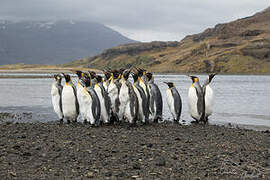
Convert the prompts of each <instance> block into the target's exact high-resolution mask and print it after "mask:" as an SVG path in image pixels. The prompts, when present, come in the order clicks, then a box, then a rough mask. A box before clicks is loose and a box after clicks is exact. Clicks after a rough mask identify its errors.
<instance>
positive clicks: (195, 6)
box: [0, 0, 270, 42]
mask: <svg viewBox="0 0 270 180" xmlns="http://www.w3.org/2000/svg"><path fill="white" fill-rule="evenodd" d="M269 6H270V0H133V1H132V0H1V1H0V19H5V20H16V21H20V20H63V19H65V20H66V19H68V20H83V21H94V22H98V23H101V24H104V25H106V26H108V27H110V28H112V29H114V30H116V31H118V32H120V33H121V34H123V35H125V36H127V37H129V38H131V39H134V40H137V41H142V42H150V41H180V40H181V39H182V38H184V37H185V36H186V35H191V34H194V33H200V32H202V31H203V30H205V29H206V28H208V27H214V26H215V25H216V24H218V23H225V22H229V21H233V20H236V19H239V18H243V17H247V16H251V15H253V14H255V13H256V12H259V11H262V10H263V9H266V8H267V7H269Z"/></svg>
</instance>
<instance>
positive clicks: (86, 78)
mask: <svg viewBox="0 0 270 180" xmlns="http://www.w3.org/2000/svg"><path fill="white" fill-rule="evenodd" d="M82 81H83V82H84V85H85V87H89V86H91V78H90V76H88V75H87V74H85V75H84V76H83V77H82Z"/></svg>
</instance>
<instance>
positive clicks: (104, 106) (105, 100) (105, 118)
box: [94, 75, 111, 124]
mask: <svg viewBox="0 0 270 180" xmlns="http://www.w3.org/2000/svg"><path fill="white" fill-rule="evenodd" d="M96 81H97V83H96V85H95V88H94V89H95V91H96V93H97V96H98V98H99V101H100V120H101V122H103V123H106V124H107V123H109V121H110V114H111V111H110V110H111V103H110V98H109V96H108V93H107V91H106V90H105V88H104V86H103V82H102V77H101V76H99V75H96Z"/></svg>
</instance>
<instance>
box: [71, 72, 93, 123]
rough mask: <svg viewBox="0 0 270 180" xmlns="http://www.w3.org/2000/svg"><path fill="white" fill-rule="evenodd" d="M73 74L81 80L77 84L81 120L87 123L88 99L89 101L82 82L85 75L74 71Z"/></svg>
mask: <svg viewBox="0 0 270 180" xmlns="http://www.w3.org/2000/svg"><path fill="white" fill-rule="evenodd" d="M72 72H73V73H75V74H76V75H77V76H78V78H79V80H78V83H77V99H78V103H79V106H80V114H81V118H82V120H83V121H84V122H85V123H86V122H87V119H86V114H87V107H88V105H87V104H88V103H89V102H88V101H89V100H88V99H87V97H86V96H87V94H86V93H85V92H84V87H85V83H84V81H83V80H82V77H83V76H84V74H85V73H83V72H82V71H72Z"/></svg>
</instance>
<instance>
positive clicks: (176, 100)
mask: <svg viewBox="0 0 270 180" xmlns="http://www.w3.org/2000/svg"><path fill="white" fill-rule="evenodd" d="M164 83H165V84H167V85H168V87H169V88H168V89H167V103H168V106H169V109H170V111H171V113H172V116H173V120H174V122H177V123H178V122H179V120H180V116H181V112H182V100H181V97H180V94H179V93H178V91H177V89H176V88H175V86H174V83H172V82H164Z"/></svg>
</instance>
